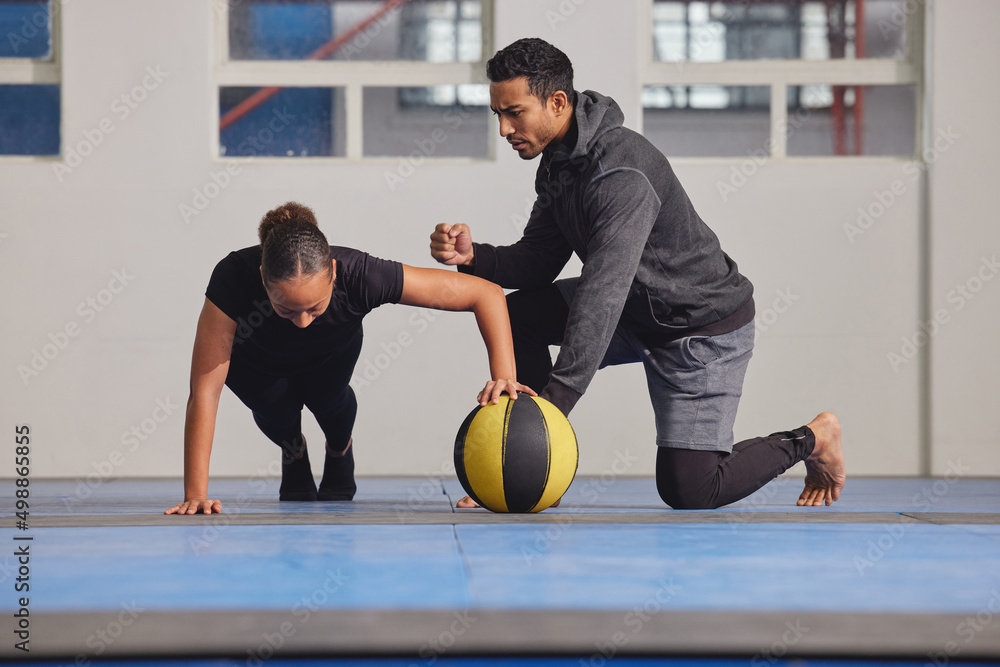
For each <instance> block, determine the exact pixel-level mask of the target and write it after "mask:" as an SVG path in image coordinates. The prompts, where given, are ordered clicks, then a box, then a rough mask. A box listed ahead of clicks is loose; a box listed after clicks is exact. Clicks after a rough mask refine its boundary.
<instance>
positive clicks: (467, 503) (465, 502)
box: [455, 496, 562, 509]
mask: <svg viewBox="0 0 1000 667" xmlns="http://www.w3.org/2000/svg"><path fill="white" fill-rule="evenodd" d="M561 502H562V498H560V499H559V500H557V501H555V502H554V503H552V504H551V505H549V507H559V503H561ZM455 507H461V508H462V509H470V508H473V507H479V503H477V502H476V501H475V500H473V499H472V498H470V497H469V496H466V497H464V498H462V499H461V500H459V501H458V502H457V503H455Z"/></svg>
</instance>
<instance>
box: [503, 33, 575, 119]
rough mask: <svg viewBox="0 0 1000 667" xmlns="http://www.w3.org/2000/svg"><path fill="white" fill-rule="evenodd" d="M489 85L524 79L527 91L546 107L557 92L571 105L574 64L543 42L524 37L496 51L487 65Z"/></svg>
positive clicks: (542, 40) (557, 50)
mask: <svg viewBox="0 0 1000 667" xmlns="http://www.w3.org/2000/svg"><path fill="white" fill-rule="evenodd" d="M486 76H487V77H489V80H490V81H492V82H498V81H510V80H511V79H517V78H520V77H522V76H523V77H527V79H528V90H530V91H531V94H532V95H535V96H536V97H537V98H538V99H540V100H541V101H542V104H545V102H546V101H548V99H549V97H551V96H552V95H553V94H555V93H556V91H559V90H561V91H563V92H564V93H566V97H568V98H569V101H570V104H572V103H573V63H571V62H570V61H569V58H567V57H566V54H565V53H563V52H562V51H560V50H559V49H557V48H556V47H554V46H552V45H551V44H549V43H548V42H546V41H545V40H544V39H538V38H537V37H526V38H525V39H519V40H517V41H516V42H514V43H513V44H511V45H510V46H508V47H506V48H503V49H500V50H499V51H497V52H496V55H494V56H493V57H492V58H490V61H489V62H488V63H486Z"/></svg>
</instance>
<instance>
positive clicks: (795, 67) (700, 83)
mask: <svg viewBox="0 0 1000 667" xmlns="http://www.w3.org/2000/svg"><path fill="white" fill-rule="evenodd" d="M650 6H651V16H650V19H651V26H652V39H651V52H650V53H649V57H648V58H647V59H645V60H646V61H647V65H646V68H645V73H644V75H643V82H644V88H643V95H642V101H643V129H644V134H645V135H646V137H647V138H649V139H650V140H651V141H652V142H653V143H654V144H656V145H657V147H658V148H660V149H661V150H662V151H663V152H664V153H665V154H666V155H668V156H745V155H748V154H750V155H754V156H769V157H774V158H783V157H786V156H843V155H865V156H873V155H886V156H903V157H910V156H913V155H915V154H916V153H917V152H918V149H919V147H918V141H917V137H918V131H919V128H918V108H919V104H920V97H921V95H920V91H921V86H922V81H921V73H922V66H921V58H920V53H921V42H920V39H919V37H920V35H921V32H922V22H923V15H922V12H923V3H922V2H916V1H915V0H823V1H821V2H820V1H808V0H781V1H779V0H741V1H739V2H694V1H674V0H652V2H651V3H650Z"/></svg>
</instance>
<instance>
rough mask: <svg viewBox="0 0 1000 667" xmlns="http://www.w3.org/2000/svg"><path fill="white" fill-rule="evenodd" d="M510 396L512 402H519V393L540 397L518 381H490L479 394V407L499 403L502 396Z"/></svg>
mask: <svg viewBox="0 0 1000 667" xmlns="http://www.w3.org/2000/svg"><path fill="white" fill-rule="evenodd" d="M505 392H506V393H507V394H510V398H511V400H517V392H522V393H525V394H528V395H529V396H538V394H537V393H535V390H534V389H532V388H531V387H529V386H528V385H526V384H521V383H520V382H518V381H517V380H490V381H489V382H487V383H486V386H485V387H484V388H483V390H482V391H481V392H479V397H478V399H477V400H478V401H479V405H482V406H485V405H486V404H487V403H490V402H493V403H499V402H500V395H501V394H503V393H505Z"/></svg>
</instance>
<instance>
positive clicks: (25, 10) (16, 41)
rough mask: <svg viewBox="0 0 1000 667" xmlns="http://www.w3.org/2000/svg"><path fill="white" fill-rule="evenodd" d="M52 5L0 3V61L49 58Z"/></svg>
mask: <svg viewBox="0 0 1000 667" xmlns="http://www.w3.org/2000/svg"><path fill="white" fill-rule="evenodd" d="M51 7H52V3H51V2H37V1H36V2H6V1H3V2H0V58H48V57H49V55H50V54H51V53H52V30H51V27H50V26H51V22H52V16H51Z"/></svg>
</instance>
